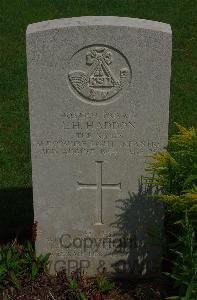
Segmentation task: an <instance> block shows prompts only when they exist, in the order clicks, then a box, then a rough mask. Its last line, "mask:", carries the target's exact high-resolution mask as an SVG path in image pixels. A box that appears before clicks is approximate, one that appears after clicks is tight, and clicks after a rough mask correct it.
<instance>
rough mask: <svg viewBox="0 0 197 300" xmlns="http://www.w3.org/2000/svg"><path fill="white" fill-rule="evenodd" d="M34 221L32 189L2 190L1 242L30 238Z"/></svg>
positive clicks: (0, 204)
mask: <svg viewBox="0 0 197 300" xmlns="http://www.w3.org/2000/svg"><path fill="white" fill-rule="evenodd" d="M32 223H33V195H32V189H31V188H24V189H22V188H13V189H5V190H0V243H7V242H10V241H12V240H14V239H15V238H17V239H18V240H19V241H20V242H23V241H25V240H30V239H31V228H32Z"/></svg>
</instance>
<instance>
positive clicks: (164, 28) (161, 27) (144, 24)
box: [27, 16, 171, 34]
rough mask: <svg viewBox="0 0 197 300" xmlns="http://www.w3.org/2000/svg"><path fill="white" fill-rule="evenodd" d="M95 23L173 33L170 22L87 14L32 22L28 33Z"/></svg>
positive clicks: (96, 24)
mask: <svg viewBox="0 0 197 300" xmlns="http://www.w3.org/2000/svg"><path fill="white" fill-rule="evenodd" d="M94 25H95V26H98V25H101V26H119V27H132V28H143V29H149V30H154V31H161V32H166V33H169V34H171V27H170V25H169V24H166V23H161V22H157V21H150V20H145V19H137V18H126V17H114V16H85V17H74V18H64V19H55V20H48V21H43V22H38V23H34V24H30V25H29V26H28V27H27V34H31V33H35V32H39V31H45V30H52V29H57V28H64V27H77V26H78V27H81V26H94Z"/></svg>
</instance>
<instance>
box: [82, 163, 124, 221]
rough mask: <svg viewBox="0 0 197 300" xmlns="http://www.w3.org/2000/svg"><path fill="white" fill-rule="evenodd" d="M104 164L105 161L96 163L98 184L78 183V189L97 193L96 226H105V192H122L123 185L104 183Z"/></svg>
mask: <svg viewBox="0 0 197 300" xmlns="http://www.w3.org/2000/svg"><path fill="white" fill-rule="evenodd" d="M102 164H103V161H96V184H90V183H80V182H77V183H78V189H91V190H92V189H93V190H96V191H97V222H96V223H95V225H102V224H103V212H102V206H103V205H102V204H103V190H106V189H116V190H121V183H120V182H119V183H103V180H102V173H103V172H102Z"/></svg>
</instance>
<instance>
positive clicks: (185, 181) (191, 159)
mask: <svg viewBox="0 0 197 300" xmlns="http://www.w3.org/2000/svg"><path fill="white" fill-rule="evenodd" d="M177 127H178V129H179V134H176V135H173V136H172V137H171V139H170V140H169V144H168V150H167V151H166V152H160V153H156V154H154V155H153V156H152V158H153V162H151V163H149V164H148V167H147V173H149V174H151V175H152V177H147V178H146V180H147V182H148V183H150V184H153V185H157V186H159V187H160V188H161V192H162V193H161V194H160V195H157V197H158V198H160V199H161V200H163V201H164V202H165V203H166V204H167V209H168V210H169V211H171V212H174V213H176V215H177V217H180V218H183V217H184V215H185V212H186V211H187V212H188V214H189V215H190V216H191V218H192V216H193V222H196V220H195V219H196V218H195V215H196V212H197V129H196V128H194V127H192V128H190V129H186V128H184V127H182V126H180V125H178V124H177Z"/></svg>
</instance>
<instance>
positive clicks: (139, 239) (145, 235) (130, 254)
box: [110, 178, 164, 278]
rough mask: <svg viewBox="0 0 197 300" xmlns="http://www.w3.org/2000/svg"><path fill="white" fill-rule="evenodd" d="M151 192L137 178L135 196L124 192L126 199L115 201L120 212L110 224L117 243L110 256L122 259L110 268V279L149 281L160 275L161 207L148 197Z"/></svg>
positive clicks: (151, 189) (162, 216) (151, 190)
mask: <svg viewBox="0 0 197 300" xmlns="http://www.w3.org/2000/svg"><path fill="white" fill-rule="evenodd" d="M154 193H155V194H157V193H158V191H157V190H156V189H155V188H153V186H150V185H146V186H143V182H142V178H141V179H140V180H139V186H138V193H137V194H135V193H130V192H128V195H129V197H128V198H127V199H119V200H117V201H116V205H117V208H119V209H120V211H121V213H120V214H118V215H116V221H115V222H114V223H113V224H111V226H112V227H113V228H114V230H115V231H114V232H115V233H114V235H115V239H114V240H116V241H117V243H116V245H113V250H112V251H111V253H110V254H113V255H117V257H120V256H121V254H122V255H123V257H124V259H118V260H117V262H115V263H114V264H113V265H112V268H113V270H114V276H119V277H121V274H122V275H123V277H125V274H127V275H128V276H129V277H136V276H137V277H146V275H148V277H149V278H150V277H155V276H156V275H157V274H158V275H159V274H160V272H161V263H162V248H163V245H164V232H163V222H164V207H163V204H162V202H161V201H159V200H157V199H155V198H154V199H153V197H151V195H153V194H154ZM125 257H127V259H125Z"/></svg>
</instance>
